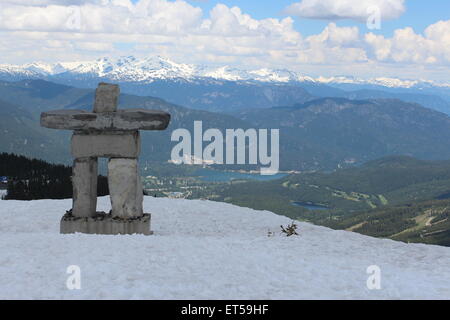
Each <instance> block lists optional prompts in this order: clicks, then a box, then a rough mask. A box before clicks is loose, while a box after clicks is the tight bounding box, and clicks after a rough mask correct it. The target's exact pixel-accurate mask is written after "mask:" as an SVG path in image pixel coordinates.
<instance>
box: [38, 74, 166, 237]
mask: <svg viewBox="0 0 450 320" xmlns="http://www.w3.org/2000/svg"><path fill="white" fill-rule="evenodd" d="M119 94H120V89H119V86H118V85H114V84H107V83H100V84H99V86H98V88H97V90H96V92H95V101H94V108H93V112H89V111H85V110H69V109H67V110H55V111H49V112H43V113H42V114H41V126H43V127H46V128H52V129H65V130H73V135H72V148H71V149H72V155H73V157H74V158H75V160H74V162H73V169H72V183H73V206H72V209H71V210H69V211H68V212H67V213H66V214H65V215H64V216H63V217H62V219H61V225H60V231H61V233H76V232H81V233H90V234H135V233H137V234H145V235H149V234H151V233H152V232H151V231H150V214H147V213H144V211H143V189H142V184H141V179H140V172H139V166H138V157H139V154H140V151H141V139H140V135H139V130H165V129H166V128H167V126H168V125H169V122H170V115H169V114H168V113H166V112H164V111H159V110H147V109H124V110H118V109H117V105H118V100H119ZM99 157H103V158H108V159H109V160H108V187H109V192H110V198H111V207H112V210H111V211H110V212H109V213H104V212H97V177H98V158H99Z"/></svg>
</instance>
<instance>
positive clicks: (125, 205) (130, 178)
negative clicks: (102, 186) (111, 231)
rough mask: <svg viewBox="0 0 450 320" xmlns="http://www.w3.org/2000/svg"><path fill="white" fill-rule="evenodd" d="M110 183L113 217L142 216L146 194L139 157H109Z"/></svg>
mask: <svg viewBox="0 0 450 320" xmlns="http://www.w3.org/2000/svg"><path fill="white" fill-rule="evenodd" d="M108 185H109V193H110V196H111V206H112V216H113V217H120V218H123V219H129V218H137V217H142V215H143V214H144V212H143V210H142V202H143V199H144V196H143V191H142V184H141V177H140V174H139V166H138V161H137V159H125V158H112V159H109V162H108Z"/></svg>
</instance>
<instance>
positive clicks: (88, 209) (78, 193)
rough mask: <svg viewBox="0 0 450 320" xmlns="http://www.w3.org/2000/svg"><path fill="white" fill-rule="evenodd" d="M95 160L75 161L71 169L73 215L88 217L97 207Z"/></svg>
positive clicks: (83, 159) (96, 166)
mask: <svg viewBox="0 0 450 320" xmlns="http://www.w3.org/2000/svg"><path fill="white" fill-rule="evenodd" d="M97 162H98V161H97V158H93V157H92V158H79V159H75V160H74V162H73V168H72V184H73V209H72V211H73V215H74V216H76V217H90V216H93V215H94V214H95V212H96V207H97V175H98V165H97V164H98V163H97Z"/></svg>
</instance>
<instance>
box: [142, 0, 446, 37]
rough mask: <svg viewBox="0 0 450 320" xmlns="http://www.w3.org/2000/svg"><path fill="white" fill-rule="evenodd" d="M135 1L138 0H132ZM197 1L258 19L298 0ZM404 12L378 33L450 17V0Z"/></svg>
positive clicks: (309, 28) (303, 28) (305, 25)
mask: <svg viewBox="0 0 450 320" xmlns="http://www.w3.org/2000/svg"><path fill="white" fill-rule="evenodd" d="M133 1H134V2H136V1H137V0H133ZM189 2H190V3H191V4H192V5H194V6H198V7H201V8H203V9H204V11H205V12H209V11H210V10H211V9H212V8H214V6H215V5H217V4H218V3H223V4H226V5H228V6H230V7H232V6H237V7H240V8H241V9H242V11H244V12H245V13H249V14H251V15H252V16H253V17H254V18H256V19H265V18H271V17H277V18H282V17H286V14H284V13H283V10H284V9H285V8H286V7H288V6H289V5H290V4H292V3H293V2H295V1H292V0H271V1H268V0H234V1H226V0H225V1H217V0H205V1H201V0H200V1H198V0H197V1H196V0H189ZM405 5H406V11H405V13H404V14H403V15H402V16H400V17H399V18H397V19H394V20H390V21H383V22H382V28H381V29H380V30H377V33H379V34H383V35H386V36H391V35H392V33H393V31H394V30H395V29H399V28H403V27H405V26H410V27H413V29H414V30H415V31H416V32H423V31H424V29H425V28H426V27H428V26H429V25H430V24H432V23H435V22H436V21H439V20H449V19H450V1H448V0H408V1H407V2H406V4H405ZM328 22H329V21H324V20H312V19H301V18H295V28H296V30H298V31H300V32H301V33H302V34H304V35H312V34H316V33H320V32H321V31H322V30H323V28H324V27H325V26H326V25H327V24H328ZM337 25H338V26H352V25H358V26H360V28H361V29H362V30H367V28H365V25H364V23H355V22H354V21H349V20H344V21H339V22H337Z"/></svg>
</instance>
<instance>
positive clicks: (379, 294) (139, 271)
mask: <svg viewBox="0 0 450 320" xmlns="http://www.w3.org/2000/svg"><path fill="white" fill-rule="evenodd" d="M108 201H109V199H108V198H107V197H104V198H100V199H99V209H101V210H108V209H109V207H110V206H109V204H108ZM144 201H145V203H144V205H145V209H146V211H148V212H152V213H153V218H152V229H153V230H154V231H155V235H153V236H140V235H134V236H99V235H84V234H75V235H60V234H59V220H60V218H61V216H62V214H63V213H64V212H65V210H66V209H68V208H70V207H71V201H70V200H59V201H51V200H42V201H30V202H25V201H24V202H21V201H0V243H1V245H0V299H12V298H18V299H31V298H50V299H52V298H64V299H81V298H88V299H94V298H95V299H107V298H120V299H138V298H146V299H169V298H170V299H311V298H321V299H324V298H326V299H329V298H331V299H337V298H344V299H350V298H356V299H378V298H383V299H384V298H386V299H406V298H413V299H415V298H438V299H449V298H450V268H449V262H450V248H445V247H438V246H429V245H422V244H404V243H400V242H394V241H391V240H380V239H375V238H370V237H366V236H362V235H359V234H356V233H351V232H346V231H333V230H330V229H327V228H323V227H318V226H313V225H310V224H306V223H300V224H299V230H300V236H297V237H289V238H288V237H284V236H282V235H280V234H279V232H278V231H279V229H280V225H281V224H283V225H286V224H288V223H290V220H289V219H287V218H285V217H282V216H278V215H275V214H273V213H271V212H267V211H254V210H250V209H245V208H240V207H235V206H232V205H229V204H224V203H216V202H209V201H200V200H196V201H189V200H171V199H155V198H151V197H146V198H145V200H144ZM269 230H270V231H272V232H275V236H272V237H268V231H269ZM70 265H77V266H79V267H80V268H81V290H73V291H70V290H68V289H67V288H66V280H67V277H68V276H69V275H68V274H66V270H67V267H68V266H70ZM370 265H378V266H379V267H380V268H381V290H372V291H371V290H369V289H368V288H367V286H366V281H367V277H368V276H369V275H368V274H367V273H366V269H367V267H368V266H370Z"/></svg>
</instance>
